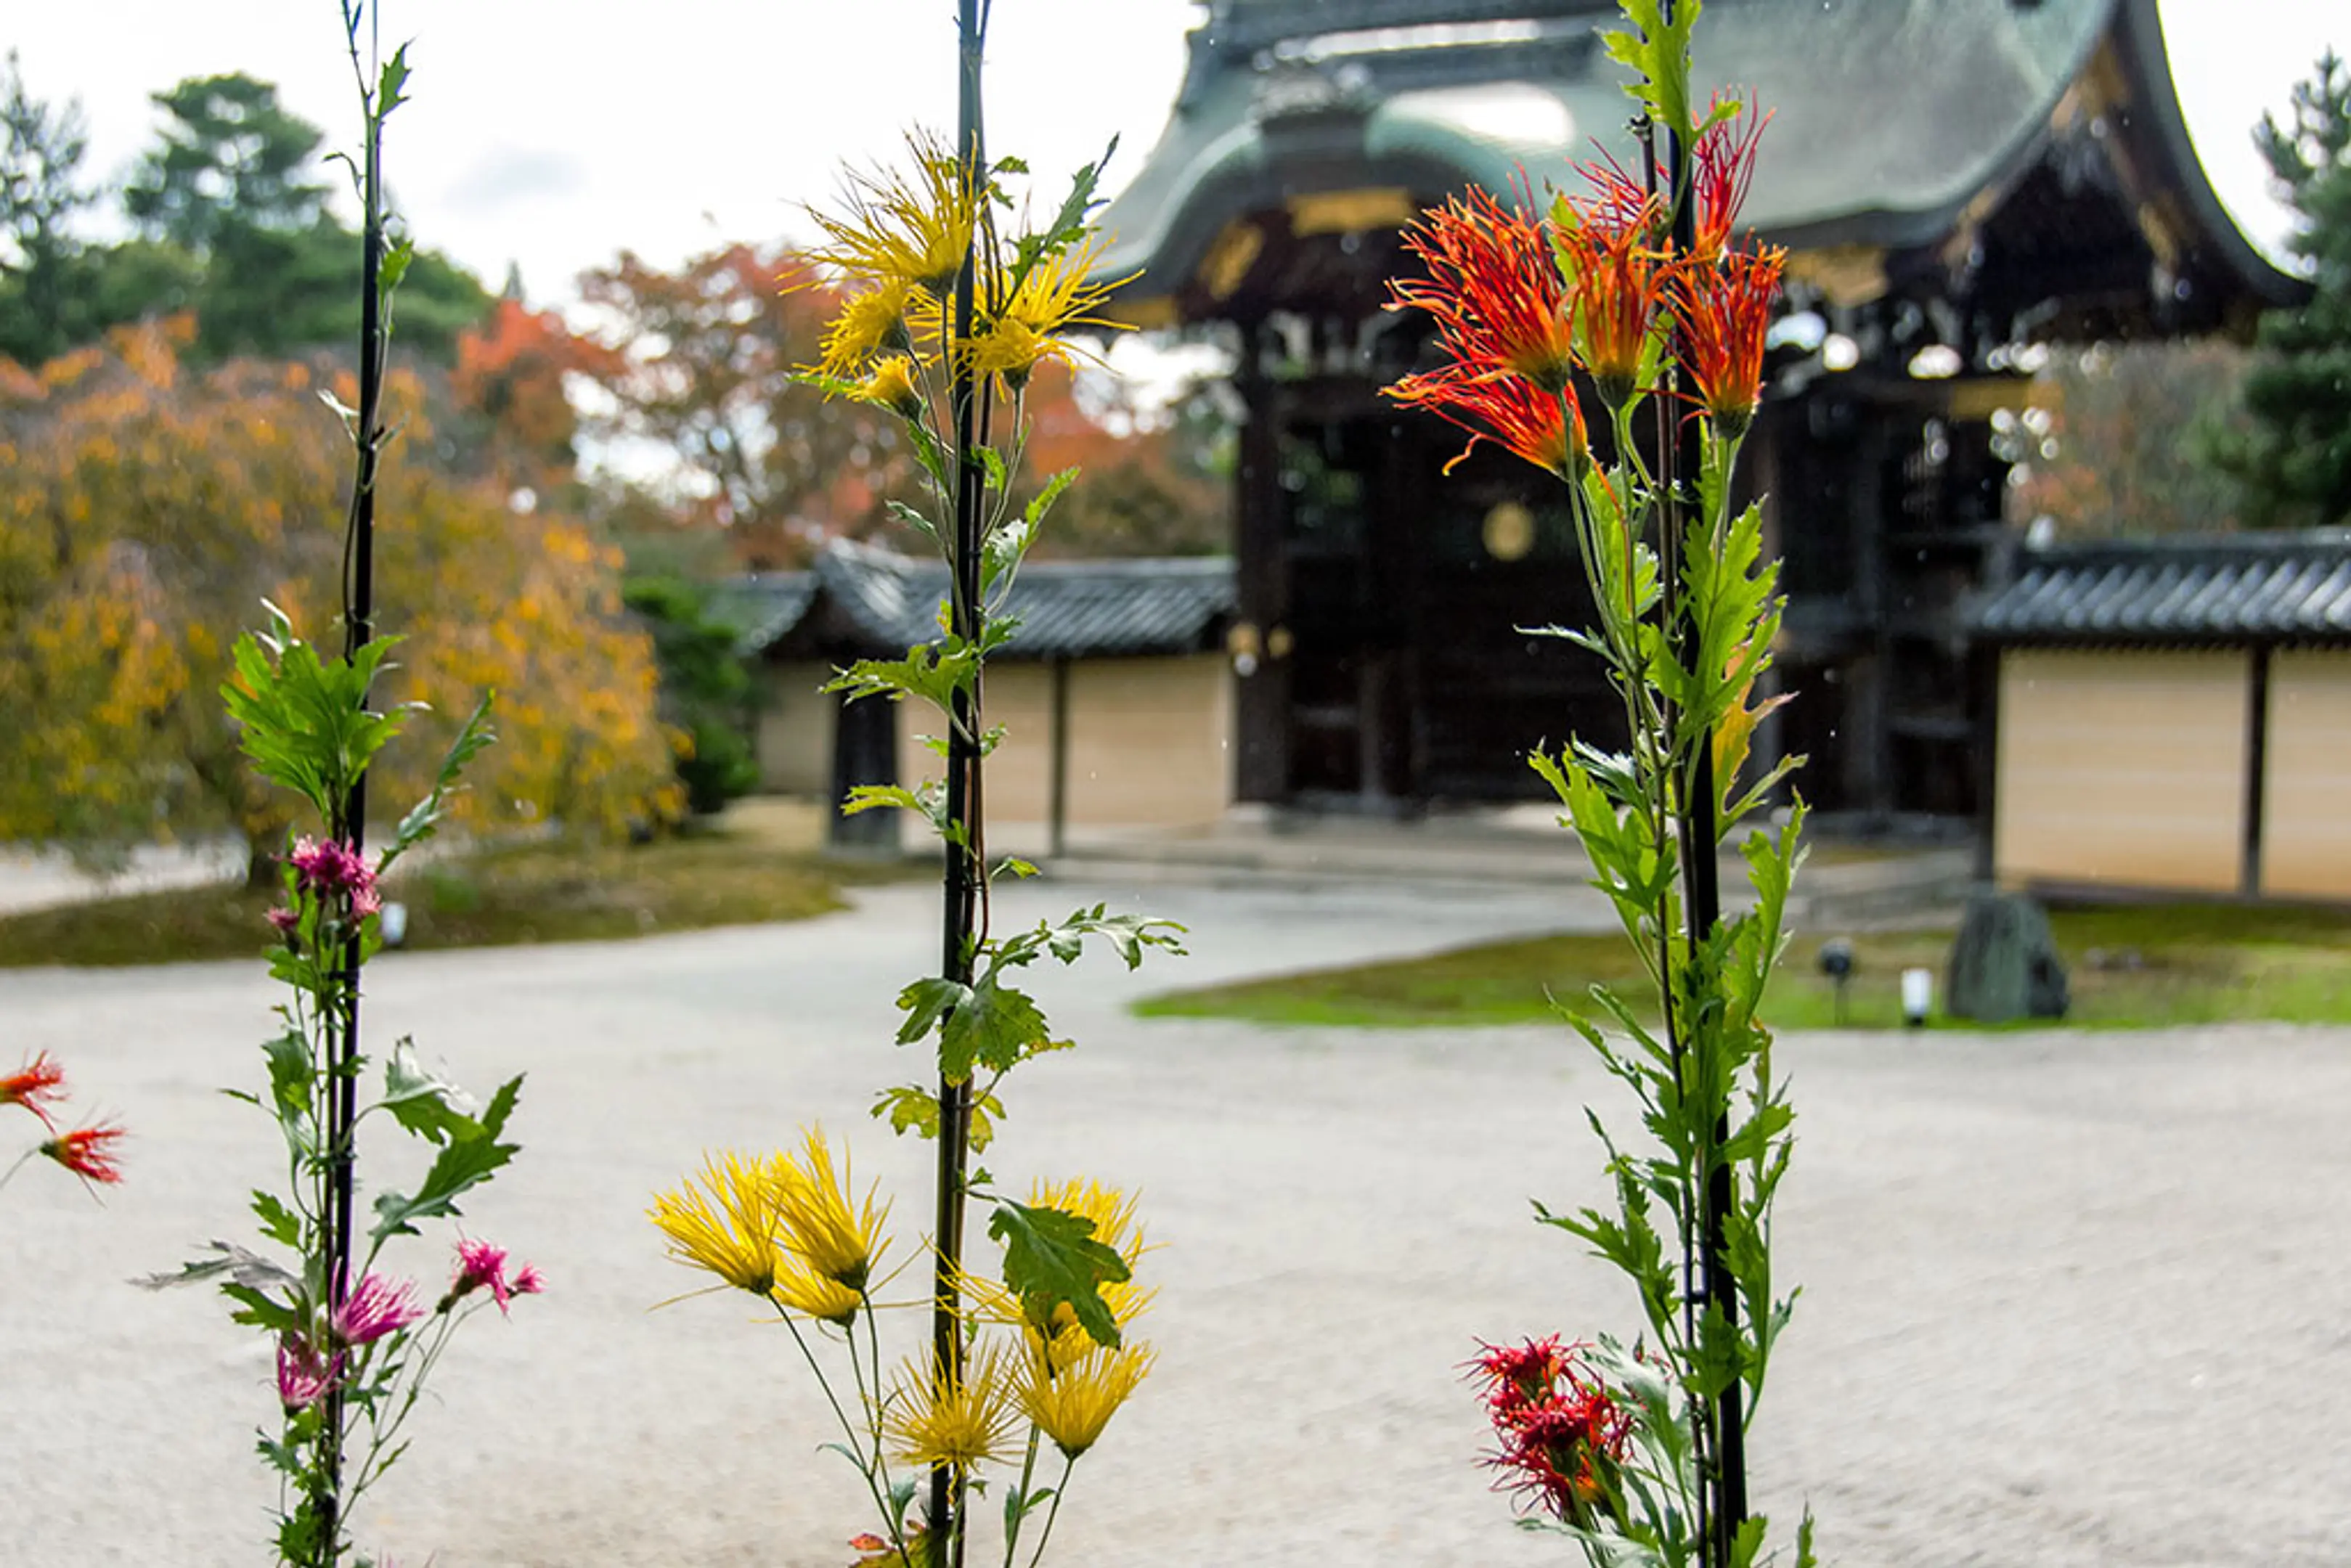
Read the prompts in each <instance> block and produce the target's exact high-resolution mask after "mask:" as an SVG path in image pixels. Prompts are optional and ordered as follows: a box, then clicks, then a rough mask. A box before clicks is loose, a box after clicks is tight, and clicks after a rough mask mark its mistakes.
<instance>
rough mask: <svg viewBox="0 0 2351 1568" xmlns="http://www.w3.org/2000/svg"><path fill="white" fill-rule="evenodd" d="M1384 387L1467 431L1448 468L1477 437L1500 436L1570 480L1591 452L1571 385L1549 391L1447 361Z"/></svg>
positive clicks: (1456, 463) (1497, 438)
mask: <svg viewBox="0 0 2351 1568" xmlns="http://www.w3.org/2000/svg"><path fill="white" fill-rule="evenodd" d="M1384 391H1385V392H1386V393H1387V395H1388V396H1389V397H1392V398H1394V399H1395V400H1396V402H1401V403H1409V404H1414V405H1416V406H1419V407H1422V408H1426V409H1427V410H1428V411H1429V412H1431V413H1435V414H1437V415H1439V416H1441V417H1442V418H1444V419H1446V420H1447V421H1448V422H1450V423H1454V424H1457V425H1458V426H1460V427H1461V428H1462V429H1463V430H1466V431H1468V433H1469V444H1468V445H1467V446H1464V447H1463V448H1462V449H1461V450H1460V451H1459V452H1458V454H1456V455H1455V456H1454V458H1453V460H1452V461H1451V462H1449V463H1447V465H1445V472H1447V474H1450V473H1452V472H1453V470H1454V469H1455V468H1457V467H1458V466H1460V465H1461V463H1462V461H1463V460H1464V459H1466V458H1467V457H1468V455H1469V454H1470V453H1471V452H1473V451H1475V450H1476V449H1477V445H1478V443H1479V442H1480V441H1492V442H1498V443H1499V444H1501V445H1503V446H1507V447H1509V448H1510V450H1511V451H1512V452H1515V453H1517V454H1518V455H1520V456H1521V457H1523V458H1525V459H1526V460H1527V461H1528V462H1530V463H1531V464H1533V465H1535V466H1536V467H1538V468H1548V469H1549V470H1551V472H1552V473H1553V474H1556V475H1558V476H1560V477H1561V478H1562V479H1566V480H1570V481H1573V480H1574V479H1575V478H1576V477H1577V476H1579V475H1580V474H1581V473H1582V472H1583V465H1584V464H1585V463H1586V462H1588V461H1589V460H1590V458H1591V447H1590V445H1589V444H1588V442H1587V440H1586V437H1585V432H1584V425H1583V407H1582V406H1581V405H1580V404H1579V403H1578V402H1576V398H1575V392H1573V389H1569V388H1562V390H1560V391H1558V392H1544V391H1542V390H1541V388H1539V387H1537V386H1536V385H1535V384H1534V383H1533V382H1529V381H1525V380H1522V379H1521V378H1520V377H1518V376H1514V375H1512V374H1510V372H1508V371H1496V372H1491V373H1489V374H1487V375H1484V376H1477V375H1472V374H1469V373H1468V372H1467V371H1466V370H1465V369H1464V368H1463V367H1461V366H1458V365H1447V366H1445V367H1443V368H1441V369H1438V370H1435V371H1427V372H1426V373H1424V374H1420V375H1411V376H1406V377H1405V378H1404V379H1403V380H1402V381H1400V382H1396V383H1395V385H1394V386H1391V387H1388V388H1385V389H1384Z"/></svg>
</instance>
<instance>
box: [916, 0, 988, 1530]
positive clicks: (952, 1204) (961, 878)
mask: <svg viewBox="0 0 2351 1568" xmlns="http://www.w3.org/2000/svg"><path fill="white" fill-rule="evenodd" d="M984 31H985V24H984V23H983V22H982V20H981V13H980V5H979V0H957V3H956V40H957V45H958V49H957V55H958V65H959V68H958V71H957V79H956V157H957V158H958V159H960V160H962V162H963V170H964V178H965V179H966V180H967V181H968V182H969V183H970V185H971V186H972V187H974V188H977V185H978V183H979V182H980V179H981V174H982V159H983V156H984V152H983V141H982V138H981V120H980V99H979V72H980V60H981V54H982V48H981V45H982V36H983V33H984ZM975 216H977V214H975ZM978 286H979V269H978V266H977V258H976V256H975V255H974V252H973V250H972V249H971V248H969V247H967V249H966V250H965V252H964V258H963V267H962V268H961V269H960V270H959V271H958V272H957V273H956V298H955V335H954V339H953V341H954V342H968V341H970V340H971V334H972V324H973V323H972V318H973V313H974V312H973V296H974V295H975V294H976V293H977V290H978ZM952 363H953V366H954V371H953V374H954V383H953V392H952V394H951V395H952V397H953V401H954V405H955V423H956V492H955V511H956V516H955V550H954V583H953V586H952V589H951V591H950V594H949V602H950V606H951V609H950V612H949V613H950V619H949V625H950V627H951V628H952V629H953V631H954V632H955V634H956V636H958V637H960V638H962V639H964V640H965V642H966V643H970V644H977V643H978V642H979V638H980V632H981V630H982V627H981V616H982V613H983V608H984V607H983V606H982V605H981V603H980V573H979V567H980V545H981V540H980V526H981V518H980V507H981V505H982V503H983V501H984V500H985V498H986V497H985V494H984V491H983V485H984V482H985V477H986V471H985V469H983V468H982V466H981V464H980V458H979V450H978V444H979V441H980V439H981V434H982V433H981V431H980V429H979V417H980V416H979V397H978V387H977V383H976V382H975V381H974V379H973V377H972V373H971V361H970V358H969V356H968V355H956V356H954V357H953V360H952ZM980 711H981V705H980V689H979V683H978V679H977V676H975V677H974V680H973V683H972V685H971V688H970V689H969V690H968V691H966V692H958V693H956V696H955V699H954V711H953V713H952V714H951V715H950V722H949V724H948V727H947V776H946V787H947V821H949V822H950V823H952V824H955V825H956V826H957V827H959V828H960V829H961V830H962V832H961V834H960V837H961V840H962V841H961V842H960V843H958V842H956V841H953V840H950V841H949V842H948V844H947V846H946V911H945V919H944V921H943V925H944V927H945V929H944V931H943V933H942V942H941V947H942V951H941V955H940V964H941V967H942V969H943V972H944V973H945V974H946V977H947V978H948V979H950V980H954V981H956V982H957V983H959V984H964V985H968V984H970V982H971V975H972V956H973V955H972V944H973V937H974V927H975V925H976V924H977V917H978V904H979V882H980V876H981V874H982V868H981V867H980V866H979V864H978V863H977V859H976V851H977V844H978V836H977V824H975V823H974V822H973V821H971V818H972V815H973V807H974V804H975V802H976V801H977V799H978V783H979V765H980V764H979V727H980ZM970 1127H971V1092H970V1086H969V1084H968V1082H949V1080H948V1078H947V1075H946V1071H945V1070H944V1068H943V1069H942V1070H941V1071H940V1073H939V1160H938V1193H937V1217H936V1235H937V1249H938V1256H937V1261H936V1264H935V1269H934V1271H933V1274H932V1286H931V1355H932V1362H933V1367H932V1375H933V1377H935V1379H937V1380H938V1382H939V1384H940V1388H939V1392H940V1393H941V1394H942V1395H944V1394H945V1393H946V1390H947V1388H948V1387H950V1386H959V1385H961V1383H962V1381H963V1371H964V1368H963V1327H962V1322H961V1316H962V1314H961V1313H960V1312H958V1311H957V1287H956V1272H957V1270H959V1269H960V1268H961V1266H962V1260H963V1219H964V1189H965V1164H964V1160H965V1150H966V1145H967V1142H968V1140H969V1136H970ZM930 1482H931V1495H930V1531H931V1546H932V1552H933V1555H932V1561H933V1562H934V1563H940V1564H941V1568H962V1565H963V1560H964V1535H965V1533H966V1531H964V1529H963V1528H962V1525H963V1522H964V1521H963V1518H962V1514H963V1503H964V1499H963V1496H962V1487H961V1485H960V1482H959V1479H958V1477H957V1475H956V1469H955V1467H954V1466H952V1465H946V1464H940V1465H934V1466H933V1467H932V1468H931V1475H930ZM949 1542H952V1543H953V1546H952V1556H947V1555H945V1553H946V1552H948V1551H949V1547H948V1543H949Z"/></svg>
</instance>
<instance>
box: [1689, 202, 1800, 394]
mask: <svg viewBox="0 0 2351 1568" xmlns="http://www.w3.org/2000/svg"><path fill="white" fill-rule="evenodd" d="M1787 260H1788V253H1787V252H1786V251H1785V250H1782V249H1781V248H1779V247H1778V246H1766V247H1764V248H1763V249H1761V250H1760V251H1727V252H1725V253H1724V255H1723V256H1722V259H1721V260H1719V261H1718V262H1715V263H1714V264H1712V265H1711V266H1707V265H1694V266H1690V267H1684V268H1682V269H1681V271H1680V272H1679V273H1678V274H1677V276H1676V277H1675V281H1674V308H1675V313H1676V314H1677V316H1678V317H1679V318H1680V320H1681V329H1682V341H1683V345H1684V348H1685V350H1686V351H1685V355H1684V360H1685V362H1686V363H1687V365H1688V367H1689V373H1690V380H1691V382H1692V383H1693V384H1692V386H1691V387H1690V392H1691V394H1692V395H1693V396H1694V397H1695V398H1696V399H1697V400H1698V403H1699V405H1700V406H1701V407H1703V408H1704V409H1705V410H1706V412H1707V413H1708V415H1709V416H1711V417H1712V418H1713V420H1714V422H1715V427H1716V428H1717V429H1718V430H1719V431H1720V432H1721V433H1722V434H1725V435H1727V436H1733V437H1736V436H1739V435H1742V434H1745V433H1746V430H1747V424H1748V422H1749V421H1750V420H1751V419H1753V418H1754V417H1755V404H1756V402H1758V400H1759V399H1761V396H1762V392H1763V342H1764V337H1765V335H1766V334H1767V333H1768V332H1769V331H1770V330H1771V302H1772V300H1773V299H1774V298H1778V296H1779V292H1780V273H1781V269H1782V267H1785V266H1786V265H1787Z"/></svg>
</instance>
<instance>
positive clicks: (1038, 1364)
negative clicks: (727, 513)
mask: <svg viewBox="0 0 2351 1568" xmlns="http://www.w3.org/2000/svg"><path fill="white" fill-rule="evenodd" d="M1156 1359H1158V1353H1157V1352H1156V1351H1155V1350H1153V1349H1152V1348H1151V1347H1150V1346H1149V1345H1146V1344H1130V1345H1125V1346H1123V1347H1121V1348H1120V1349H1117V1350H1105V1349H1103V1348H1102V1347H1100V1346H1094V1347H1092V1349H1091V1350H1089V1351H1088V1353H1087V1354H1084V1355H1081V1356H1080V1357H1078V1359H1077V1360H1075V1361H1074V1362H1071V1363H1070V1364H1066V1365H1057V1364H1055V1363H1054V1362H1053V1361H1052V1360H1050V1359H1049V1358H1047V1357H1044V1356H1037V1355H1032V1356H1030V1357H1029V1364H1028V1373H1027V1375H1026V1376H1025V1377H1024V1378H1023V1379H1022V1380H1021V1385H1020V1408H1021V1410H1022V1411H1023V1412H1024V1413H1026V1414H1027V1416H1028V1417H1029V1420H1031V1421H1033V1422H1035V1423H1036V1424H1037V1429H1038V1430H1039V1431H1040V1432H1042V1433H1044V1434H1045V1436H1047V1437H1050V1438H1051V1439H1053V1446H1054V1447H1055V1448H1059V1449H1061V1452H1062V1454H1063V1455H1064V1456H1065V1457H1066V1458H1071V1459H1075V1458H1077V1457H1078V1456H1079V1455H1081V1454H1082V1453H1084V1452H1085V1451H1086V1450H1087V1449H1088V1448H1092V1447H1093V1446H1094V1444H1095V1443H1097V1442H1098V1441H1100V1440H1101V1438H1102V1428H1104V1427H1108V1426H1109V1425H1110V1418H1111V1417H1112V1416H1115V1415H1117V1414H1118V1407H1119V1406H1122V1405H1123V1404H1125V1403H1126V1396H1128V1395H1130V1394H1132V1393H1134V1390H1135V1387H1136V1385H1139V1384H1140V1383H1142V1381H1143V1379H1144V1375H1146V1374H1147V1373H1149V1372H1150V1370H1151V1364H1152V1363H1153V1362H1154V1361H1155V1360H1156Z"/></svg>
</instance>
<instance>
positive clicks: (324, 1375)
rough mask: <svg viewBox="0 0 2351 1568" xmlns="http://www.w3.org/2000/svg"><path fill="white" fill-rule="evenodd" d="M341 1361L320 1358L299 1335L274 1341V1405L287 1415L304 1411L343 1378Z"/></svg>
mask: <svg viewBox="0 0 2351 1568" xmlns="http://www.w3.org/2000/svg"><path fill="white" fill-rule="evenodd" d="M342 1371H343V1358H342V1357H341V1356H340V1355H337V1356H334V1357H331V1358H329V1357H327V1356H322V1355H320V1354H319V1352H318V1349H317V1348H316V1347H315V1346H313V1345H312V1344H311V1343H309V1342H308V1341H307V1340H305V1339H303V1338H302V1337H301V1336H300V1335H298V1334H281V1335H279V1336H278V1340H277V1402H278V1403H279V1404H281V1405H283V1406H286V1408H287V1410H288V1411H289V1412H290V1411H295V1410H307V1409H308V1408H309V1407H310V1406H313V1405H315V1404H317V1403H318V1402H319V1400H320V1399H321V1398H323V1397H324V1396H326V1394H327V1392H328V1390H329V1389H331V1388H333V1387H334V1385H335V1380H336V1379H337V1378H339V1377H340V1376H341V1375H342Z"/></svg>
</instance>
